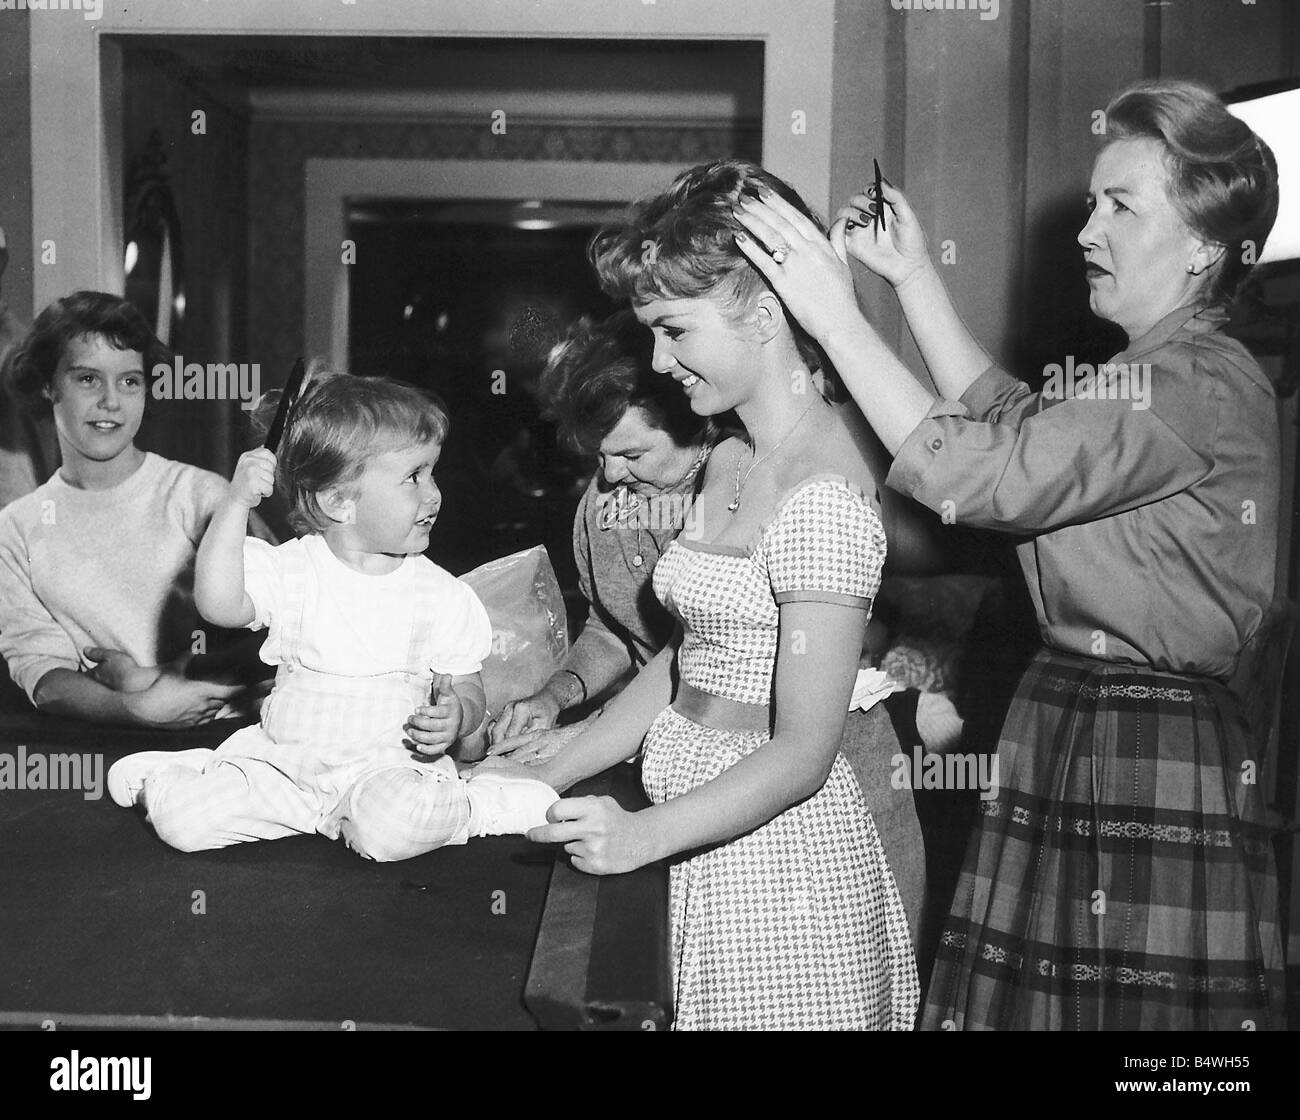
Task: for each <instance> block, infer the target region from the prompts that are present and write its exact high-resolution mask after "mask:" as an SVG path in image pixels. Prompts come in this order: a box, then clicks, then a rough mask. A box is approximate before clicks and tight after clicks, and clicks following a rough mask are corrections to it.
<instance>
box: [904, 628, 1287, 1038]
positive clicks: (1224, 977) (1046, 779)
mask: <svg viewBox="0 0 1300 1120" xmlns="http://www.w3.org/2000/svg"><path fill="white" fill-rule="evenodd" d="M1255 754H1256V752H1255V747H1254V744H1253V741H1252V740H1251V738H1250V735H1249V733H1248V731H1247V729H1246V725H1245V722H1244V719H1243V717H1242V715H1241V713H1240V709H1239V706H1238V704H1237V702H1236V700H1235V698H1234V697H1233V696H1232V694H1231V693H1230V692H1228V690H1227V689H1226V688H1224V687H1223V686H1222V685H1220V684H1218V683H1216V682H1213V681H1210V680H1207V679H1204V678H1193V677H1187V676H1178V675H1173V674H1166V673H1156V672H1152V671H1150V670H1145V669H1136V668H1134V667H1132V666H1124V665H1116V664H1112V663H1108V662H1102V661H1094V660H1091V659H1088V658H1084V657H1075V656H1070V655H1066V654H1061V653H1057V652H1055V651H1042V652H1040V653H1039V654H1038V655H1037V657H1036V658H1035V659H1034V661H1033V663H1032V664H1031V665H1030V667H1029V669H1028V670H1027V671H1026V673H1025V675H1024V677H1023V678H1022V680H1021V682H1020V685H1019V687H1018V689H1017V692H1016V697H1015V699H1014V701H1013V702H1012V705H1011V708H1010V710H1009V712H1008V715H1007V719H1006V723H1005V725H1004V726H1003V729H1002V735H1001V739H1000V742H999V744H998V780H999V791H998V795H997V797H996V799H994V800H990V801H984V802H981V810H982V816H981V819H980V822H979V824H978V826H977V827H976V830H975V833H974V834H973V836H972V837H971V841H970V844H969V847H968V848H967V852H966V858H965V863H964V866H963V868H962V873H961V877H960V880H959V882H958V885H957V891H956V894H955V896H954V898H953V902H952V910H951V915H950V917H949V919H948V923H947V925H946V927H945V929H944V932H943V935H942V939H941V943H940V947H939V955H938V958H937V962H936V964H935V969H934V973H933V978H932V980H931V983H930V988H929V992H928V998H927V1003H926V1008H925V1013H924V1019H923V1022H922V1025H923V1027H924V1028H926V1029H930V1030H1161V1029H1163V1030H1236V1031H1239V1030H1268V1029H1274V1030H1276V1029H1281V1028H1282V1027H1283V1026H1284V1019H1285V996H1284V987H1283V965H1282V940H1281V932H1280V930H1279V927H1278V915H1277V910H1278V892H1277V876H1276V871H1275V867H1274V858H1273V851H1272V847H1271V835H1270V832H1269V829H1268V828H1267V825H1266V821H1265V816H1264V804H1263V793H1262V790H1261V789H1260V786H1259V784H1258V779H1259V774H1258V772H1257V771H1258V760H1257V759H1256V757H1255Z"/></svg>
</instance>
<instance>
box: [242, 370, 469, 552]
mask: <svg viewBox="0 0 1300 1120" xmlns="http://www.w3.org/2000/svg"><path fill="white" fill-rule="evenodd" d="M279 398H280V391H279V390H274V391H272V392H270V393H266V394H264V395H263V397H262V398H261V400H259V401H258V403H257V409H256V410H255V412H254V413H253V416H252V426H253V430H254V431H255V432H259V433H262V434H264V433H265V432H266V430H267V429H268V428H269V427H270V424H271V419H272V417H273V416H274V415H275V409H276V406H277V405H278V404H279ZM449 427H450V421H449V420H448V419H447V413H446V411H445V410H444V409H443V407H442V405H441V404H440V403H439V402H438V401H437V400H436V399H435V398H434V397H433V395H432V394H430V393H426V392H425V391H424V390H423V389H417V388H416V387H415V386H414V385H408V384H406V383H405V382H402V381H394V380H392V379H391V378H387V377H352V376H350V375H349V374H346V373H336V372H334V371H332V370H320V371H313V372H312V376H311V378H310V379H309V380H308V382H307V387H306V389H304V390H303V394H302V396H301V397H300V398H299V399H298V403H297V405H296V406H295V407H294V410H293V413H292V415H291V416H290V417H289V424H288V426H287V427H286V428H285V431H284V437H283V439H282V440H281V443H280V451H279V454H278V455H277V457H276V467H275V476H276V484H277V486H278V487H279V489H280V490H281V492H282V493H283V494H284V495H285V497H286V498H287V499H288V500H289V524H290V525H292V526H293V528H294V531H295V532H298V533H319V532H321V531H322V530H323V529H325V528H327V527H328V526H329V525H330V524H331V520H330V518H329V515H328V514H326V513H325V511H324V510H323V509H322V508H321V506H320V502H319V501H318V500H317V495H318V494H320V493H322V492H324V491H326V490H330V489H332V488H336V487H337V488H338V489H339V490H340V491H341V492H342V493H343V494H344V496H352V495H351V494H350V493H349V486H350V485H351V484H352V483H354V482H356V481H357V479H359V478H360V477H361V474H362V472H363V471H364V470H365V467H366V461H367V460H368V459H371V458H373V457H374V456H375V455H380V454H383V453H384V452H385V451H395V450H398V449H400V448H404V447H410V446H412V445H414V444H420V443H428V442H429V441H430V440H432V441H435V442H437V443H442V442H443V441H444V440H445V439H446V438H447V431H448V429H449Z"/></svg>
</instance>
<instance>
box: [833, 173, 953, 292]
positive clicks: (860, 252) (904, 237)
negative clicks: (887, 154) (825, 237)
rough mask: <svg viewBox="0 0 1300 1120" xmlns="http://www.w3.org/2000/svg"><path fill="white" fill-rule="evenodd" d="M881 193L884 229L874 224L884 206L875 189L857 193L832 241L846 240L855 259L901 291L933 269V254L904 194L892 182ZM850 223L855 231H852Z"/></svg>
mask: <svg viewBox="0 0 1300 1120" xmlns="http://www.w3.org/2000/svg"><path fill="white" fill-rule="evenodd" d="M881 193H882V194H883V195H884V203H883V205H884V207H885V228H884V229H883V230H881V229H878V228H876V223H875V221H874V218H875V214H876V210H877V208H878V207H879V206H880V205H882V204H881V203H880V201H879V200H878V199H876V198H875V197H874V188H873V189H872V192H871V193H868V194H855V195H854V196H853V197H852V198H851V199H850V200H849V205H848V206H846V207H844V208H843V209H841V210H840V212H839V213H838V214H837V215H836V221H835V225H833V226H832V227H831V239H832V241H834V240H835V239H836V238H837V237H843V240H844V244H845V245H846V247H847V248H848V251H849V253H850V254H851V255H852V256H853V258H854V259H855V260H858V261H860V262H861V263H862V264H864V265H866V266H867V267H868V268H869V269H871V271H872V272H874V273H875V274H876V275H877V276H881V277H883V278H884V279H886V280H888V281H889V283H890V284H892V285H893V286H894V287H895V288H899V287H902V286H903V285H904V284H906V283H907V282H908V281H909V280H911V279H912V277H913V276H915V275H917V274H918V273H920V272H923V271H925V270H926V269H927V268H930V267H931V262H930V254H929V250H928V248H927V247H926V242H925V232H924V231H923V230H922V229H921V223H920V222H919V221H917V218H916V214H915V213H913V211H912V207H911V206H910V205H908V202H907V199H906V198H905V197H904V196H903V192H902V191H900V190H899V189H898V188H897V187H895V186H894V185H893V184H892V183H882V184H881ZM850 224H852V225H853V227H854V228H852V229H849V225H850Z"/></svg>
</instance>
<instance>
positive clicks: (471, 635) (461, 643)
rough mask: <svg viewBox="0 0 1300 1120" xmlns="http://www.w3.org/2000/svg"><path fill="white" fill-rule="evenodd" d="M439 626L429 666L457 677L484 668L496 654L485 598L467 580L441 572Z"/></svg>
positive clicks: (438, 589) (436, 671)
mask: <svg viewBox="0 0 1300 1120" xmlns="http://www.w3.org/2000/svg"><path fill="white" fill-rule="evenodd" d="M439 576H440V578H439V580H438V588H437V598H436V600H435V602H436V606H437V626H436V630H435V640H434V646H433V650H432V653H431V655H430V659H429V667H430V668H431V669H432V670H433V671H434V672H435V673H450V674H451V675H452V676H454V677H460V676H468V675H469V674H471V673H477V672H479V671H481V670H482V668H483V662H484V661H486V660H487V659H488V657H489V656H491V654H492V623H491V622H490V621H489V619H488V613H487V609H486V608H485V607H484V606H483V601H482V600H481V599H480V598H479V597H478V596H477V595H476V594H475V593H474V590H473V588H471V587H470V586H469V584H467V583H465V582H464V581H463V580H459V579H456V578H455V577H454V576H451V575H450V574H448V573H445V572H439Z"/></svg>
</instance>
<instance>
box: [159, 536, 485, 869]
mask: <svg viewBox="0 0 1300 1120" xmlns="http://www.w3.org/2000/svg"><path fill="white" fill-rule="evenodd" d="M289 558H291V560H292V562H291V563H289V564H287V565H286V568H285V570H284V572H283V586H284V588H285V602H284V606H283V610H282V618H281V619H280V620H279V623H278V625H279V636H280V657H281V663H280V667H279V669H278V670H277V672H276V677H275V689H274V691H273V692H272V693H271V695H270V696H269V697H268V698H267V701H266V704H265V705H264V707H263V709H262V722H261V724H260V725H258V726H253V727H245V728H242V729H240V730H239V731H236V732H235V733H234V734H233V735H232V736H231V737H230V738H229V739H227V740H226V741H225V742H224V743H222V744H221V746H219V747H218V748H217V749H216V750H215V751H212V752H210V757H209V758H208V759H207V760H206V761H205V762H204V763H203V765H202V769H201V770H199V769H196V768H195V766H194V765H177V766H172V767H168V768H166V769H162V770H158V771H156V772H155V773H153V774H151V775H150V776H149V778H148V779H147V780H146V782H145V785H144V791H143V794H142V800H143V804H144V806H145V809H146V810H147V812H148V814H149V820H150V823H151V824H152V825H153V826H154V829H155V830H156V831H157V833H158V835H159V836H160V837H161V838H162V839H163V840H165V841H166V842H167V843H169V844H171V845H172V846H173V847H177V848H180V849H182V850H183V851H201V850H206V849H209V848H220V847H225V846H227V845H230V844H238V843H242V842H245V841H249V840H273V839H277V838H279V837H282V836H292V835H295V834H301V833H311V832H319V833H321V834H322V835H324V836H328V837H330V838H331V839H335V838H337V837H338V836H340V835H342V836H343V838H344V840H345V841H346V842H347V844H348V845H349V847H351V848H353V849H354V850H356V851H357V852H359V853H360V854H361V855H363V856H366V857H367V858H369V859H376V860H396V859H408V858H410V857H411V856H415V855H419V854H421V853H423V852H427V851H431V850H432V849H434V848H438V847H442V846H443V845H444V844H463V843H465V841H466V840H467V839H468V836H469V813H470V810H469V800H468V797H467V795H466V791H465V783H464V782H463V781H462V780H461V779H460V778H459V777H458V776H457V773H456V766H455V763H453V762H452V760H451V759H449V758H446V757H445V756H443V757H439V758H437V759H429V760H427V761H425V760H423V759H422V758H421V756H419V755H415V754H412V753H411V751H410V750H409V749H408V748H406V747H405V746H403V742H402V741H403V738H404V737H405V732H404V731H403V730H402V725H403V724H404V723H405V722H406V720H407V718H408V717H409V716H410V715H411V713H412V712H414V711H415V709H416V707H417V706H419V705H422V704H427V703H428V702H429V687H430V684H431V681H432V671H431V670H430V668H429V660H430V652H431V647H432V639H433V637H434V634H435V630H434V627H435V625H436V622H435V620H433V619H431V618H429V617H428V615H429V614H430V613H432V611H433V610H434V609H435V605H436V603H437V601H438V595H437V590H436V585H435V583H434V573H433V571H432V570H430V569H429V568H427V567H424V566H422V565H414V566H413V567H412V570H413V572H414V573H415V579H414V581H413V585H412V588H411V597H410V603H411V638H410V644H409V647H408V649H407V656H406V667H404V668H402V669H400V670H395V671H393V672H388V673H382V674H378V675H375V676H368V677H348V676H338V675H335V674H332V673H324V672H320V671H317V670H314V669H309V668H307V667H306V666H304V665H303V664H302V659H301V648H302V638H303V632H304V628H305V625H306V624H307V621H308V620H307V619H306V618H305V617H304V615H305V609H304V608H305V597H306V596H305V592H306V580H307V570H306V562H305V558H304V557H303V556H302V554H301V553H298V552H290V553H288V554H286V559H289ZM358 639H359V640H364V636H361V635H359V636H358ZM409 667H418V668H409Z"/></svg>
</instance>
